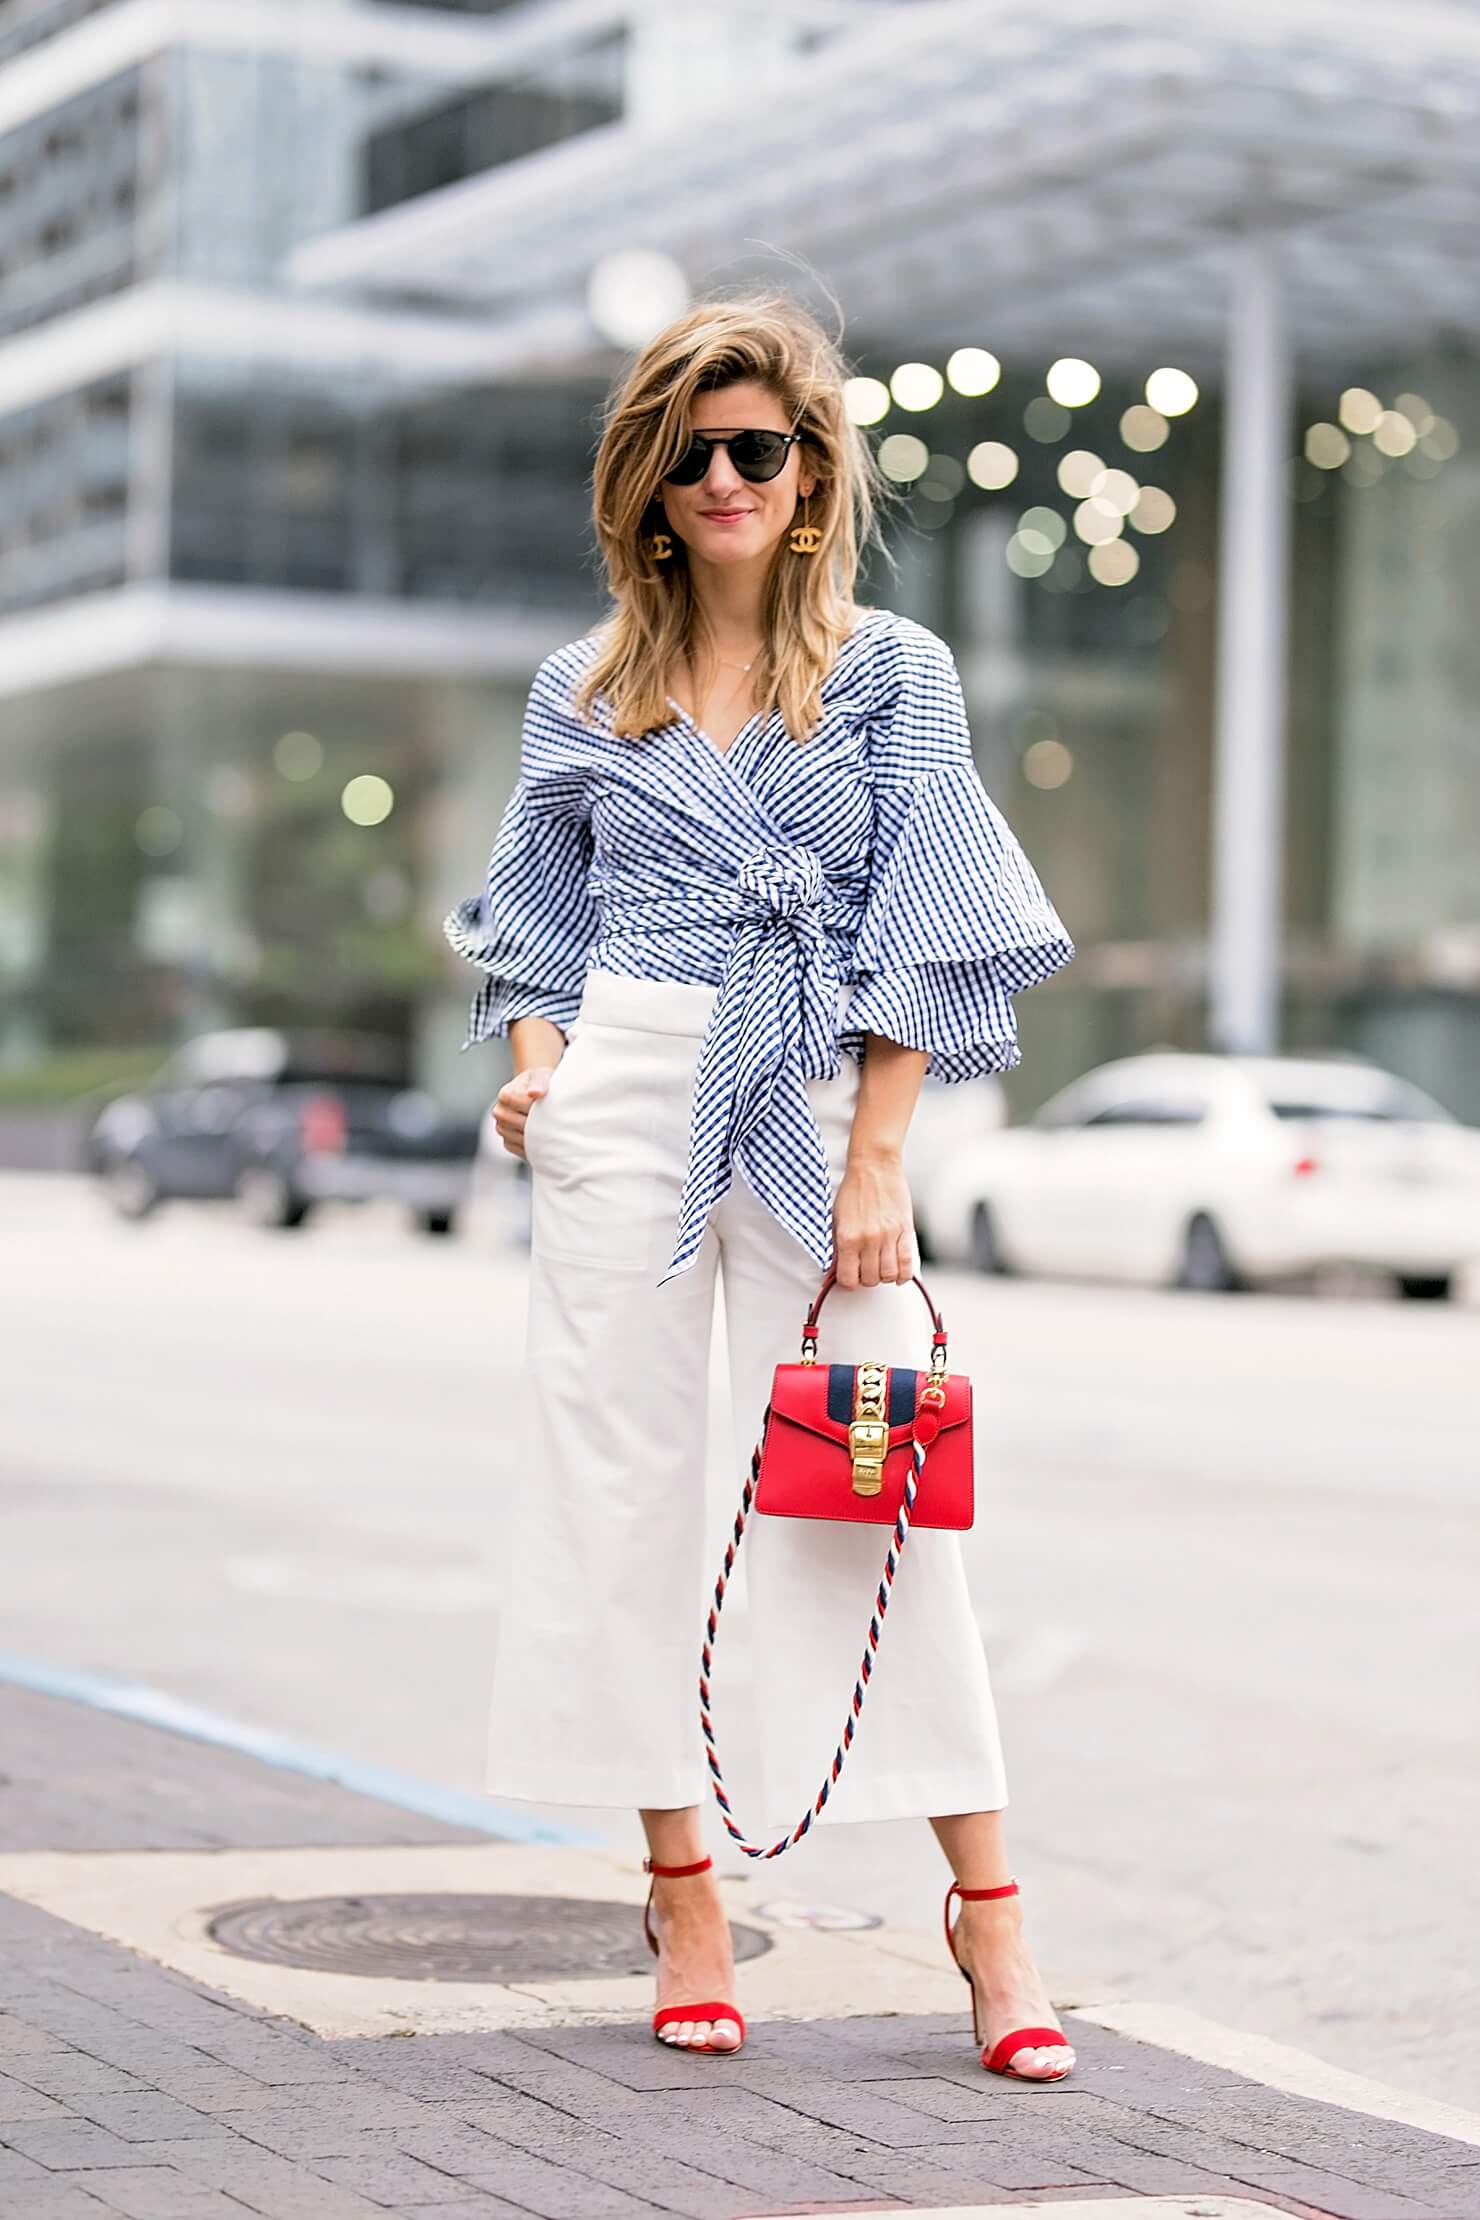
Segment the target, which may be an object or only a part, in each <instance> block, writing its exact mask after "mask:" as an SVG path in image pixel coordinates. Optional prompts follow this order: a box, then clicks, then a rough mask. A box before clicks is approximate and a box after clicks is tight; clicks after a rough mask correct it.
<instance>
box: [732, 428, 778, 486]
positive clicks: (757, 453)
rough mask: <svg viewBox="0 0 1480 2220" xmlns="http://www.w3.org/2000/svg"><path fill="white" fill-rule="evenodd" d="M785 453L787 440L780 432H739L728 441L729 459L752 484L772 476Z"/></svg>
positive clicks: (761, 482)
mask: <svg viewBox="0 0 1480 2220" xmlns="http://www.w3.org/2000/svg"><path fill="white" fill-rule="evenodd" d="M787 453H788V447H787V442H786V440H785V438H784V437H783V435H782V434H781V433H780V432H741V433H740V434H739V435H738V436H737V437H736V438H735V439H732V440H731V441H730V460H731V462H732V463H733V464H734V465H735V468H736V469H737V470H738V471H739V473H740V475H741V477H742V478H748V479H749V480H750V482H751V484H752V485H761V484H764V483H765V481H766V479H768V478H774V477H775V476H776V475H777V473H778V472H779V471H780V469H781V468H782V465H783V464H784V463H785V461H786V457H787Z"/></svg>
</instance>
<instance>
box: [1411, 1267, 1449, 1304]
mask: <svg viewBox="0 0 1480 2220" xmlns="http://www.w3.org/2000/svg"><path fill="white" fill-rule="evenodd" d="M1398 1293H1399V1294H1400V1295H1402V1296H1403V1297H1404V1298H1405V1299H1406V1300H1407V1301H1408V1302H1410V1303H1447V1302H1448V1300H1449V1298H1450V1296H1451V1295H1452V1294H1453V1293H1454V1279H1453V1275H1452V1274H1450V1273H1448V1272H1400V1273H1399V1274H1398Z"/></svg>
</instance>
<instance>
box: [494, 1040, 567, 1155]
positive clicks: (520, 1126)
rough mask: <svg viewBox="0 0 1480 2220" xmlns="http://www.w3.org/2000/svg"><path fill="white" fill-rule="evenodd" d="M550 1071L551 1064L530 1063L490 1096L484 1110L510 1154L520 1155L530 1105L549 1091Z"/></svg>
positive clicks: (551, 1071) (552, 1070)
mask: <svg viewBox="0 0 1480 2220" xmlns="http://www.w3.org/2000/svg"><path fill="white" fill-rule="evenodd" d="M554 1071H555V1067H554V1065H553V1064H532V1065H531V1066H530V1068H529V1070H528V1071H516V1072H515V1074H514V1076H513V1078H512V1079H511V1080H510V1081H509V1082H508V1084H507V1085H506V1086H503V1087H500V1089H499V1091H498V1094H497V1096H496V1097H495V1098H494V1105H493V1108H492V1110H490V1112H489V1113H488V1114H489V1116H490V1117H491V1118H492V1120H493V1123H494V1128H495V1130H496V1131H497V1133H498V1137H499V1139H500V1140H501V1141H502V1142H503V1144H504V1147H505V1148H506V1149H507V1150H508V1152H509V1154H510V1155H511V1156H523V1155H524V1128H525V1126H526V1125H527V1124H528V1122H529V1112H530V1106H531V1104H533V1103H536V1102H539V1101H541V1100H542V1099H543V1097H544V1096H545V1095H546V1094H547V1093H548V1092H549V1088H550V1081H551V1079H552V1077H553V1076H554ZM525 1161H526V1162H527V1161H528V1159H527V1158H526V1159H525Z"/></svg>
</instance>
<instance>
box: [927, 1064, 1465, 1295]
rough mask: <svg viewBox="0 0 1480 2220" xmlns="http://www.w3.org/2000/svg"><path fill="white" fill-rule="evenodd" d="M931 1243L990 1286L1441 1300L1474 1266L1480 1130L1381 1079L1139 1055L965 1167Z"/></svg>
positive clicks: (1332, 1070)
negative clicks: (1318, 1285) (1371, 1281)
mask: <svg viewBox="0 0 1480 2220" xmlns="http://www.w3.org/2000/svg"><path fill="white" fill-rule="evenodd" d="M930 1227H931V1241H932V1246H933V1248H934V1250H935V1253H936V1254H937V1255H939V1256H941V1257H942V1258H943V1259H957V1260H961V1261H966V1262H970V1263H973V1264H975V1265H976V1266H977V1267H978V1269H979V1270H982V1271H988V1272H991V1271H1020V1272H1026V1273H1046V1274H1062V1275H1065V1276H1068V1277H1075V1278H1081V1277H1082V1278H1089V1279H1110V1280H1128V1281H1136V1282H1141V1283H1146V1284H1153V1285H1155V1284H1172V1285H1177V1286H1182V1287H1197V1288H1209V1289H1228V1288H1236V1287H1242V1286H1248V1285H1251V1284H1253V1283H1255V1282H1258V1281H1270V1280H1278V1279H1282V1278H1287V1277H1290V1276H1293V1275H1296V1274H1300V1273H1308V1272H1311V1271H1315V1270H1319V1269H1321V1268H1323V1267H1327V1266H1333V1265H1354V1266H1358V1267H1363V1268H1371V1269H1373V1270H1378V1271H1383V1272H1387V1273H1390V1274H1392V1275H1393V1276H1394V1277H1395V1278H1396V1280H1397V1282H1398V1284H1399V1286H1400V1288H1401V1289H1402V1292H1403V1293H1404V1294H1405V1295H1411V1296H1418V1297H1422V1296H1428V1297H1444V1296H1447V1295H1448V1294H1449V1293H1450V1292H1451V1288H1452V1284H1453V1280H1454V1276H1455V1274H1456V1272H1457V1271H1458V1270H1459V1269H1460V1268H1461V1267H1462V1266H1463V1265H1465V1264H1466V1263H1467V1262H1469V1261H1471V1260H1473V1259H1480V1131H1476V1130H1475V1129H1474V1128H1471V1127H1468V1126H1463V1125H1460V1124H1459V1123H1458V1122H1457V1121H1456V1120H1455V1119H1454V1118H1452V1117H1451V1116H1450V1114H1449V1112H1448V1111H1447V1110H1444V1109H1442V1108H1441V1107H1440V1105H1439V1104H1438V1103H1437V1102H1435V1101H1433V1100H1432V1099H1431V1097H1430V1096H1428V1095H1426V1094H1424V1093H1422V1092H1421V1091H1420V1089H1419V1088H1417V1087H1414V1086H1411V1085H1410V1084H1409V1083H1408V1082H1407V1081H1406V1080H1403V1079H1398V1078H1395V1077H1394V1076H1393V1075H1392V1074H1391V1073H1390V1072H1385V1071H1381V1070H1378V1069H1377V1068H1376V1067H1375V1066H1373V1065H1369V1064H1363V1063H1358V1062H1355V1061H1347V1060H1345V1059H1336V1058H1333V1059H1331V1060H1329V1061H1327V1060H1325V1059H1322V1058H1316V1057H1308V1058H1307V1057H1293V1056H1290V1057H1285V1056H1270V1057H1260V1056H1226V1057H1225V1056H1197V1055H1183V1054H1179V1053H1175V1052H1166V1053H1160V1052H1159V1053H1155V1054H1151V1055H1145V1056H1133V1057H1128V1058H1126V1059H1124V1060H1123V1061H1120V1062H1117V1063H1113V1064H1105V1065H1102V1066H1101V1067H1100V1068H1099V1069H1098V1070H1097V1071H1092V1072H1089V1073H1088V1074H1087V1075H1086V1076H1085V1077H1084V1078H1082V1079H1077V1080H1075V1082H1074V1083H1073V1085H1072V1086H1069V1087H1066V1088H1064V1089H1063V1091H1062V1092H1061V1093H1059V1094H1057V1095H1055V1096H1053V1098H1052V1099H1051V1100H1050V1101H1048V1102H1046V1103H1045V1104H1044V1105H1043V1108H1042V1109H1041V1110H1039V1112H1038V1113H1037V1115H1036V1116H1035V1117H1034V1118H1033V1119H1032V1120H1031V1121H1030V1122H1029V1123H1028V1124H1026V1125H1021V1126H1010V1127H1008V1128H1007V1129H1006V1130H1004V1131H1003V1132H1001V1133H997V1134H988V1135H986V1136H984V1137H983V1138H981V1139H979V1140H977V1141H974V1142H973V1143H972V1144H971V1145H970V1146H968V1147H966V1148H964V1149H962V1150H961V1151H960V1152H959V1153H958V1155H957V1156H956V1157H955V1159H954V1161H953V1162H952V1163H951V1164H950V1165H949V1166H947V1167H946V1168H944V1169H943V1170H942V1171H941V1173H940V1174H939V1175H938V1176H937V1178H936V1181H935V1184H934V1188H933V1192H932V1195H931V1206H930Z"/></svg>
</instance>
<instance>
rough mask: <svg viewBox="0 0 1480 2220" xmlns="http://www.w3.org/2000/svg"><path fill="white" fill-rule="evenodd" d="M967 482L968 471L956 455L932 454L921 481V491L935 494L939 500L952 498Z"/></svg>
mask: <svg viewBox="0 0 1480 2220" xmlns="http://www.w3.org/2000/svg"><path fill="white" fill-rule="evenodd" d="M965 483H966V473H965V471H964V470H963V469H962V467H961V465H960V464H959V463H958V462H957V460H956V458H955V456H954V455H932V456H931V458H930V463H929V467H928V468H927V470H926V473H925V476H924V477H923V478H922V479H921V481H920V491H921V492H922V493H929V494H932V495H934V497H935V498H936V499H937V500H941V499H945V500H950V499H953V498H954V496H955V495H956V494H958V493H959V492H960V491H961V488H962V487H963V486H964V485H965Z"/></svg>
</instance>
